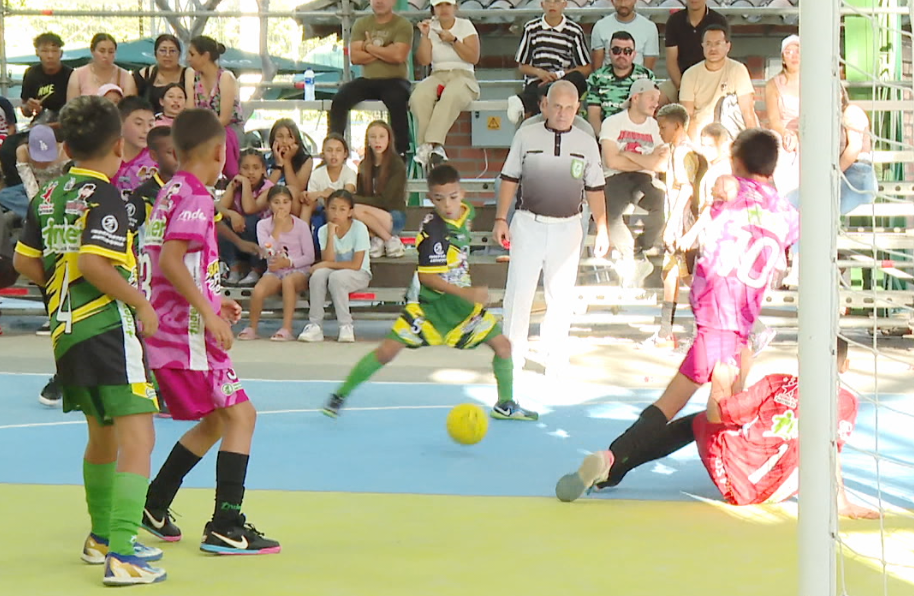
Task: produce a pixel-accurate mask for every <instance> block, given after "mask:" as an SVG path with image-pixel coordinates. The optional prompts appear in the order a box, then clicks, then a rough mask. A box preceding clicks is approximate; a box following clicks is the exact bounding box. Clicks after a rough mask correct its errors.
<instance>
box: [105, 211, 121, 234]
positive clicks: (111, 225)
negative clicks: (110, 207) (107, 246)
mask: <svg viewBox="0 0 914 596" xmlns="http://www.w3.org/2000/svg"><path fill="white" fill-rule="evenodd" d="M117 225H118V224H117V218H116V217H114V216H113V215H106V216H105V217H103V218H102V229H103V230H105V231H106V232H108V233H109V234H113V233H115V232H116V231H117Z"/></svg>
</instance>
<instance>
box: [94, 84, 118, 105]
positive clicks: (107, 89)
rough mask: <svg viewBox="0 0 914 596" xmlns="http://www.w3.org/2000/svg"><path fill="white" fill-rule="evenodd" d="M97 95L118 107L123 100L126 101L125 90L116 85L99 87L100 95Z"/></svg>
mask: <svg viewBox="0 0 914 596" xmlns="http://www.w3.org/2000/svg"><path fill="white" fill-rule="evenodd" d="M96 95H98V96H99V97H104V98H105V99H107V100H108V101H110V102H111V103H113V104H114V105H117V104H119V103H121V100H122V99H124V90H123V89H121V88H120V87H118V86H117V85H115V84H114V83H108V84H106V85H102V86H101V87H99V88H98V93H97V94H96Z"/></svg>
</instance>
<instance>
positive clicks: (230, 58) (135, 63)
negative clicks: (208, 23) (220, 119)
mask: <svg viewBox="0 0 914 596" xmlns="http://www.w3.org/2000/svg"><path fill="white" fill-rule="evenodd" d="M154 43H155V40H154V39H153V38H151V37H150V38H146V39H137V40H135V41H124V42H120V43H118V44H117V64H118V65H119V66H121V67H123V68H126V69H127V70H136V69H138V68H142V67H144V66H149V65H151V64H155V52H154ZM91 58H92V54H91V52H90V51H89V48H88V47H85V48H76V49H65V50H64V53H63V62H64V64H67V65H68V66H72V67H74V68H75V67H77V66H82V65H83V64H86V63H87V62H89V60H90V59H91ZM272 59H273V64H274V65H276V70H277V72H279V73H280V74H290V73H300V72H304V71H305V70H306V69H307V68H311V69H312V70H314V72H316V73H331V72H338V71H339V69H338V68H334V67H332V66H328V65H323V64H311V63H309V62H300V61H298V60H289V59H288V58H282V57H279V56H272ZM7 62H8V63H9V64H12V65H24V66H31V65H33V64H38V56H35V55H34V54H29V55H27V56H15V57H13V58H9V59H7ZM219 64H220V65H221V66H222V67H223V68H226V69H228V70H231V71H232V72H236V73H238V72H260V70H261V60H260V54H255V53H253V52H242V51H241V50H236V49H234V48H228V49H227V50H226V51H225V54H223V55H222V57H221V58H220V59H219Z"/></svg>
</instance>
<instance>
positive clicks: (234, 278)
mask: <svg viewBox="0 0 914 596" xmlns="http://www.w3.org/2000/svg"><path fill="white" fill-rule="evenodd" d="M240 281H241V273H240V272H238V271H231V272H229V274H228V277H226V278H225V281H224V282H223V284H224V285H226V286H237V285H238V282H240Z"/></svg>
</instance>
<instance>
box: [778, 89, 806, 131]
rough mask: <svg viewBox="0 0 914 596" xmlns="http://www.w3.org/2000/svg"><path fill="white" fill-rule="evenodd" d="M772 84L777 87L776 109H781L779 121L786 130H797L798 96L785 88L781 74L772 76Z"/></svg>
mask: <svg viewBox="0 0 914 596" xmlns="http://www.w3.org/2000/svg"><path fill="white" fill-rule="evenodd" d="M774 85H775V87H777V88H778V109H779V110H780V111H781V121H782V122H783V123H784V126H785V127H786V128H787V130H792V131H793V132H798V131H799V130H800V96H799V95H794V94H793V92H792V91H791V90H790V89H788V88H787V85H786V84H785V82H784V77H783V76H782V75H777V76H776V77H774Z"/></svg>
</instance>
